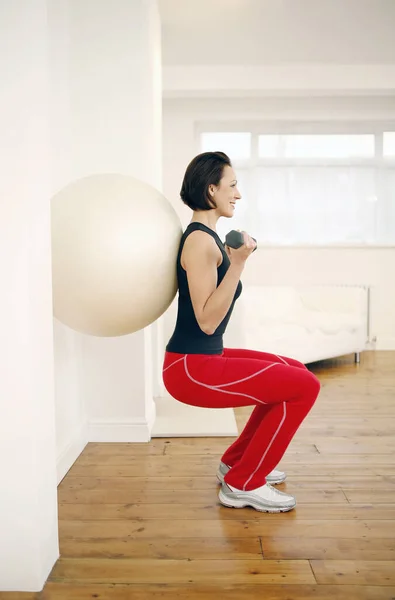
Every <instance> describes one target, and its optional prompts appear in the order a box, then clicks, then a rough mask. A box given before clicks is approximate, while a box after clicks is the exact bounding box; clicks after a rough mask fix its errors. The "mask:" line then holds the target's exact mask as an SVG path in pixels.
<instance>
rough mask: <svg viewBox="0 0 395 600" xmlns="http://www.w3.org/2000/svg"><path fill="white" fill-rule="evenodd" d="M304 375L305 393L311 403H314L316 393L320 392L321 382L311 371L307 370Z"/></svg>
mask: <svg viewBox="0 0 395 600" xmlns="http://www.w3.org/2000/svg"><path fill="white" fill-rule="evenodd" d="M306 375H307V377H306V393H308V395H309V397H310V398H311V400H312V403H313V404H314V402H315V401H316V398H317V396H318V394H319V393H320V389H321V384H320V382H319V380H318V379H317V377H316V376H315V375H314V373H312V372H311V371H307V373H306Z"/></svg>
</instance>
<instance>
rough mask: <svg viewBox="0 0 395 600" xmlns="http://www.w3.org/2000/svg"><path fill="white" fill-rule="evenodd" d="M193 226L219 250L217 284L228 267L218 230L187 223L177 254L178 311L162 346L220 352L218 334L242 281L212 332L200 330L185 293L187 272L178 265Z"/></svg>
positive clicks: (173, 349) (182, 351)
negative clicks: (214, 242) (171, 330)
mask: <svg viewBox="0 0 395 600" xmlns="http://www.w3.org/2000/svg"><path fill="white" fill-rule="evenodd" d="M197 229H200V230H201V231H205V232H206V233H208V234H209V235H211V236H212V237H213V238H214V240H215V241H216V243H217V246H218V247H219V249H220V250H221V254H222V262H221V264H220V265H219V267H218V269H217V272H218V277H217V287H218V286H219V284H220V283H221V281H222V280H223V278H224V276H225V273H226V271H227V270H228V269H229V265H230V260H229V258H228V255H227V254H226V250H225V247H224V245H223V243H222V242H221V239H220V238H219V236H218V234H217V233H216V232H215V231H213V230H212V229H210V228H209V227H207V226H206V225H203V223H190V224H189V225H188V227H187V228H186V230H185V231H184V233H183V235H182V237H181V241H180V247H179V250H178V255H177V281H178V314H177V321H176V326H175V329H174V333H173V335H172V337H171V338H170V340H169V342H168V344H167V346H166V350H167V351H168V352H177V353H180V354H221V353H222V351H223V340H222V336H223V334H224V332H225V329H226V326H227V324H228V321H229V319H230V316H231V314H232V311H233V307H234V304H235V301H236V299H237V298H238V297H239V296H240V294H241V291H242V283H241V281H239V283H238V285H237V288H236V292H235V295H234V297H233V300H232V304H231V305H230V308H229V310H228V312H227V314H226V315H225V317H224V319H223V321H222V322H221V323H220V324H219V325H218V327H217V329H216V330H215V332H214V333H213V334H212V335H207V334H206V333H204V331H202V330H201V329H200V327H199V324H198V322H197V320H196V317H195V313H194V310H193V306H192V301H191V296H190V293H189V287H188V280H187V274H186V271H185V270H184V269H183V267H182V266H181V253H182V249H183V247H184V243H185V240H186V238H187V237H188V235H189V234H190V233H192V231H196V230H197Z"/></svg>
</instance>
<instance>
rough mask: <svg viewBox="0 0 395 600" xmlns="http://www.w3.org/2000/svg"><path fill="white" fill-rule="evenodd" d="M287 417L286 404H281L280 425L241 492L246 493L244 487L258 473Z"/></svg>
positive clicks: (244, 486)
mask: <svg viewBox="0 0 395 600" xmlns="http://www.w3.org/2000/svg"><path fill="white" fill-rule="evenodd" d="M286 416H287V403H286V402H283V416H282V419H281V422H280V425H279V426H278V427H277V429H276V432H275V434H274V435H273V437H272V439H271V440H270V443H269V445H268V447H267V448H266V450H265V452H264V454H263V456H262V458H261V460H260V461H259V464H258V466H257V468H256V469H255V471H254V472H253V473H252V475H250V476H249V478H248V479H247V481H246V482H245V484H244V485H243V491H246V486H247V485H248V484H249V483H250V481H251V479H252V478H253V477H254V475H255V473H256V472H257V471H258V469H259V468H260V466H261V464H262V463H263V461H264V460H265V457H266V455H267V453H268V452H269V450H270V448H271V446H272V444H273V442H274V440H275V439H276V437H277V435H278V432H279V431H280V429H281V427H282V426H283V424H284V421H285V417H286Z"/></svg>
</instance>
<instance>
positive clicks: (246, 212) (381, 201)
mask: <svg viewBox="0 0 395 600" xmlns="http://www.w3.org/2000/svg"><path fill="white" fill-rule="evenodd" d="M314 127H315V129H316V130H317V131H316V132H314V131H313V133H312V132H311V130H310V131H309V132H308V133H306V134H304V133H297V134H295V133H287V132H284V131H281V132H279V133H276V132H275V133H263V132H262V131H259V127H258V126H256V127H255V126H254V127H252V128H251V131H250V132H245V131H243V132H237V131H236V132H234V133H231V132H215V131H213V132H204V133H202V135H201V149H202V151H205V150H213V149H215V150H223V151H224V152H226V153H227V154H229V156H230V158H231V160H232V162H233V165H234V167H235V170H236V174H237V177H238V180H239V189H240V192H241V194H242V196H243V197H242V200H240V202H238V203H237V206H236V211H235V216H234V217H233V218H232V221H231V222H229V221H228V220H227V219H221V220H220V222H219V224H218V232H219V233H220V235H221V237H224V236H225V234H226V233H227V231H229V229H246V230H247V231H248V232H249V233H250V234H251V235H253V236H254V237H256V238H257V239H258V242H259V243H261V244H275V245H282V246H287V245H289V246H292V245H318V246H319V245H342V244H346V245H394V244H395V161H393V160H392V159H394V158H395V132H391V131H377V130H375V131H372V132H369V131H361V133H355V131H354V132H352V133H347V132H344V133H341V132H340V133H338V132H334V133H328V126H326V129H325V130H323V131H320V130H319V129H320V128H319V126H318V125H317V126H316V125H314ZM322 129H323V128H322ZM337 130H338V131H339V127H337ZM294 131H295V129H294ZM340 131H341V130H340Z"/></svg>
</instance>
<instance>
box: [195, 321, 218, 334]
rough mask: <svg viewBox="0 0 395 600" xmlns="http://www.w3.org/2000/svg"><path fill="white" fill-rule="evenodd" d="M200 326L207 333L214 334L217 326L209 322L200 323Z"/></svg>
mask: <svg viewBox="0 0 395 600" xmlns="http://www.w3.org/2000/svg"><path fill="white" fill-rule="evenodd" d="M199 327H200V329H201V330H202V331H203V333H205V334H206V335H213V333H214V332H215V327H212V326H211V325H209V324H208V323H199Z"/></svg>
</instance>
